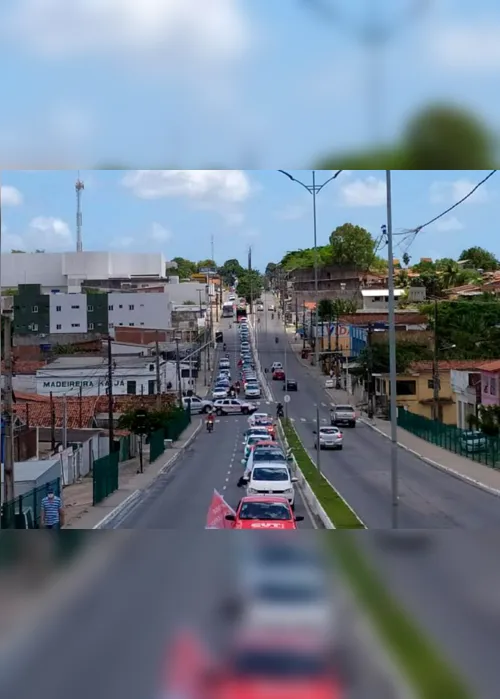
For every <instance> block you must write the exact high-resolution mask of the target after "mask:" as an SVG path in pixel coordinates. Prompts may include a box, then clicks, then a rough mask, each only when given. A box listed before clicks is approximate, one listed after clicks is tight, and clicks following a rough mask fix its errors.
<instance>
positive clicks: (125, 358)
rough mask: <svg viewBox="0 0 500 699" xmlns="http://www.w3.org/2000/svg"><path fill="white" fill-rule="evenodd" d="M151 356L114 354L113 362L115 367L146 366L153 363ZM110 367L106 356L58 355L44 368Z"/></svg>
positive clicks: (50, 369)
mask: <svg viewBox="0 0 500 699" xmlns="http://www.w3.org/2000/svg"><path fill="white" fill-rule="evenodd" d="M151 361H152V360H151V357H144V356H141V355H140V354H139V353H138V354H137V355H135V356H130V355H128V354H126V355H120V354H117V355H113V364H114V365H115V367H119V368H120V367H122V368H127V367H132V368H133V367H137V368H139V367H144V366H146V365H147V364H151ZM107 367H108V360H107V358H106V357H89V356H88V355H87V356H84V357H73V356H70V357H58V358H57V359H54V361H52V362H50V363H49V364H48V365H46V366H44V367H43V369H42V371H43V370H46V371H52V370H54V369H80V368H81V369H89V368H91V369H100V368H103V369H104V368H106V369H107Z"/></svg>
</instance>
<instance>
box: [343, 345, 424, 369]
mask: <svg viewBox="0 0 500 699" xmlns="http://www.w3.org/2000/svg"><path fill="white" fill-rule="evenodd" d="M370 354H371V361H370ZM431 359H432V349H431V348H430V347H427V346H426V345H422V344H419V343H416V342H410V341H408V342H398V343H397V344H396V369H397V372H398V374H404V373H405V371H407V370H408V368H409V366H410V364H411V363H412V362H418V361H426V360H431ZM357 364H358V365H359V368H358V369H357V370H356V372H355V373H358V374H360V375H361V376H366V374H367V372H368V370H369V369H370V368H371V371H372V372H373V373H374V374H387V373H389V367H390V360H389V343H388V342H384V343H379V342H376V343H373V344H372V346H371V351H370V348H369V347H365V348H364V349H363V350H361V352H360V354H359V357H358V360H357Z"/></svg>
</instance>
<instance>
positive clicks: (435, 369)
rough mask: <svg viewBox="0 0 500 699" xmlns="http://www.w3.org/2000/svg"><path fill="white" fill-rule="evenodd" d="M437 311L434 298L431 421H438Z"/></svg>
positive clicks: (435, 298) (436, 302)
mask: <svg viewBox="0 0 500 699" xmlns="http://www.w3.org/2000/svg"><path fill="white" fill-rule="evenodd" d="M438 311H439V309H438V300H437V297H436V296H435V297H434V348H433V349H434V351H433V357H432V394H433V395H432V419H433V420H439V390H440V388H441V387H440V377H439V345H438V321H439V312H438Z"/></svg>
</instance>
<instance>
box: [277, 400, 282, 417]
mask: <svg viewBox="0 0 500 699" xmlns="http://www.w3.org/2000/svg"><path fill="white" fill-rule="evenodd" d="M276 417H283V403H278V405H277V406H276Z"/></svg>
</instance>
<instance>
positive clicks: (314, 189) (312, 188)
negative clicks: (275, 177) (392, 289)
mask: <svg viewBox="0 0 500 699" xmlns="http://www.w3.org/2000/svg"><path fill="white" fill-rule="evenodd" d="M278 172H281V174H282V175H285V177H288V179H289V180H291V181H292V182H296V183H297V184H299V185H300V186H301V187H303V188H304V189H305V190H306V192H309V194H311V195H312V198H313V233H314V293H315V297H316V304H315V307H316V310H315V312H314V319H315V329H314V363H315V364H316V366H317V365H318V364H319V345H318V302H319V299H318V296H319V281H318V274H319V269H318V268H319V259H318V219H317V206H316V199H317V196H318V194H319V193H320V192H321V191H322V190H323V189H324V188H325V187H326V186H327V184H330V182H332V181H333V180H335V179H337V177H338V176H339V175H340V173H341V172H342V170H337V172H336V173H335V174H334V175H332V177H330V178H329V179H328V180H326V182H323V184H317V182H316V171H315V170H313V171H312V184H305V183H304V182H301V181H300V180H298V179H297V178H295V177H294V176H293V175H291V174H290V173H289V172H287V171H286V170H278ZM311 337H312V333H311Z"/></svg>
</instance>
